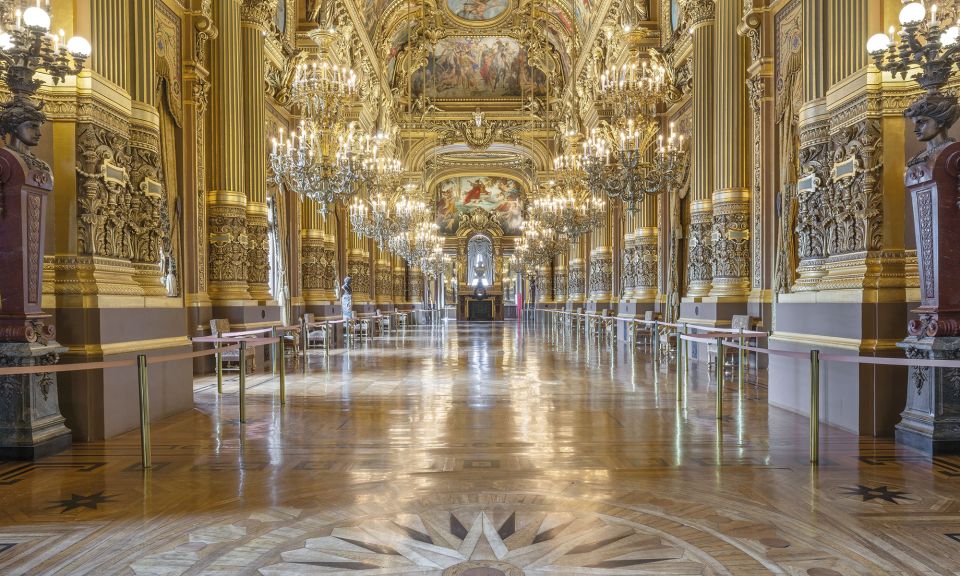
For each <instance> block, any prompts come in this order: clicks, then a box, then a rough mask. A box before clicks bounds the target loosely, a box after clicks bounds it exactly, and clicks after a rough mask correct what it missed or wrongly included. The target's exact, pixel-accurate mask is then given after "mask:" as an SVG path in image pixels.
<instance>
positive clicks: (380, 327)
mask: <svg viewBox="0 0 960 576" xmlns="http://www.w3.org/2000/svg"><path fill="white" fill-rule="evenodd" d="M373 321H374V324H375V325H376V328H377V334H379V335H380V336H383V335H384V334H385V333H389V332H390V329H391V328H392V327H393V318H392V316H391V315H390V313H387V314H381V313H380V310H377V313H376V315H375V316H374V317H373Z"/></svg>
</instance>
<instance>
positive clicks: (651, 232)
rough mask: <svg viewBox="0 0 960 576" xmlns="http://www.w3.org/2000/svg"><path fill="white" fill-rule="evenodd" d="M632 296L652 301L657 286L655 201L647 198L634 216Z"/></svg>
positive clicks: (655, 296)
mask: <svg viewBox="0 0 960 576" xmlns="http://www.w3.org/2000/svg"><path fill="white" fill-rule="evenodd" d="M634 218H635V222H634V223H635V228H634V232H633V245H634V258H633V270H634V282H633V284H634V291H633V295H634V297H635V298H636V299H637V300H638V301H640V302H644V303H649V302H654V301H655V300H656V298H657V286H658V274H657V269H658V254H659V252H658V246H659V242H660V234H659V231H658V229H657V202H656V201H655V199H653V198H648V199H647V201H646V202H644V203H643V204H641V205H640V208H639V210H637V213H636V214H635V216H634Z"/></svg>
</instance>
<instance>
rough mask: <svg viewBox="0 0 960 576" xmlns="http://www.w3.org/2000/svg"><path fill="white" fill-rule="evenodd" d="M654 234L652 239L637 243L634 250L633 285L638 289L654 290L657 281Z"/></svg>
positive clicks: (657, 261)
mask: <svg viewBox="0 0 960 576" xmlns="http://www.w3.org/2000/svg"><path fill="white" fill-rule="evenodd" d="M656 238H657V237H656V236H653V237H651V238H650V240H652V241H643V242H638V243H637V248H636V250H635V252H634V265H633V268H634V285H635V286H636V288H637V289H638V290H645V291H651V290H656V288H657V281H658V264H659V259H658V258H657V254H658V252H657V243H656Z"/></svg>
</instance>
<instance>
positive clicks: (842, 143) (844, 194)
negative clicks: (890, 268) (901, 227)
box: [824, 118, 883, 256]
mask: <svg viewBox="0 0 960 576" xmlns="http://www.w3.org/2000/svg"><path fill="white" fill-rule="evenodd" d="M832 148H833V171H832V174H831V175H832V182H831V184H832V185H831V186H829V187H827V188H826V195H825V198H824V200H825V204H826V206H827V209H828V215H827V218H826V221H825V223H824V228H825V231H826V239H827V255H828V256H834V255H838V254H849V253H851V252H862V251H866V250H880V249H881V248H882V246H883V183H882V182H881V180H880V177H881V171H882V169H883V158H882V152H883V150H882V141H881V126H880V119H879V118H865V119H863V120H861V121H859V122H857V123H855V124H853V125H851V126H846V127H844V128H841V129H840V130H839V131H838V132H836V133H835V134H834V135H833V142H832Z"/></svg>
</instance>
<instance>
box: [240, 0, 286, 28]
mask: <svg viewBox="0 0 960 576" xmlns="http://www.w3.org/2000/svg"><path fill="white" fill-rule="evenodd" d="M277 1H278V0H243V3H242V4H241V5H240V22H241V23H242V24H244V25H247V26H256V27H258V28H262V29H267V27H268V26H269V23H270V21H271V20H273V16H274V14H276V13H277Z"/></svg>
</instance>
